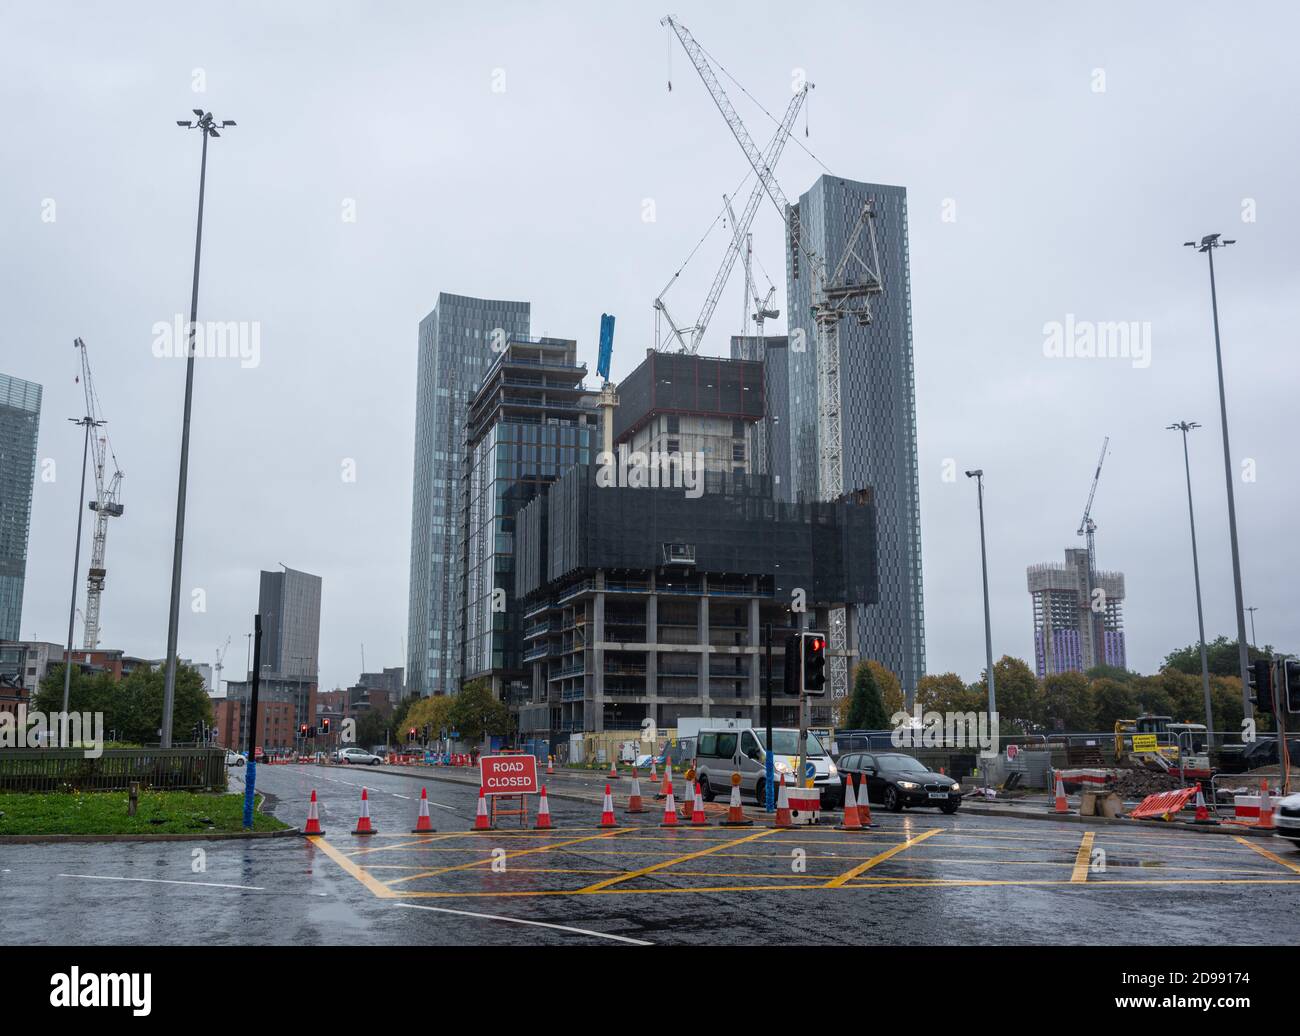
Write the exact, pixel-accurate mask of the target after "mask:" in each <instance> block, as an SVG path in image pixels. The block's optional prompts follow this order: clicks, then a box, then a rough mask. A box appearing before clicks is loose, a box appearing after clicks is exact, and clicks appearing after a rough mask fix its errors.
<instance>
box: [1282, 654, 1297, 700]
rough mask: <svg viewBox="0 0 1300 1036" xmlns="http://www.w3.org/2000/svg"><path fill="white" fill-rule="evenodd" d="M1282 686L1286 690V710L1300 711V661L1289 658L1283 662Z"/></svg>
mask: <svg viewBox="0 0 1300 1036" xmlns="http://www.w3.org/2000/svg"><path fill="white" fill-rule="evenodd" d="M1282 687H1283V690H1284V691H1285V698H1286V711H1287V712H1300V662H1297V661H1296V660H1295V659H1294V658H1288V659H1287V660H1286V661H1285V662H1283V663H1282Z"/></svg>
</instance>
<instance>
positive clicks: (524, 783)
mask: <svg viewBox="0 0 1300 1036" xmlns="http://www.w3.org/2000/svg"><path fill="white" fill-rule="evenodd" d="M478 765H479V774H480V775H481V778H482V783H483V794H484V795H536V794H537V792H538V787H537V758H536V757H535V756H531V755H485V756H480V757H479V761H478Z"/></svg>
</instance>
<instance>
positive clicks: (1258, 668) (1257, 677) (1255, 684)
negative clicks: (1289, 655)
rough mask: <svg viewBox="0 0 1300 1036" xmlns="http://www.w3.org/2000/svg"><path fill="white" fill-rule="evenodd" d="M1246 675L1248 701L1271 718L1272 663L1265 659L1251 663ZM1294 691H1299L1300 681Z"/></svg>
mask: <svg viewBox="0 0 1300 1036" xmlns="http://www.w3.org/2000/svg"><path fill="white" fill-rule="evenodd" d="M1247 675H1248V676H1249V678H1250V691H1251V695H1250V700H1251V701H1252V702H1254V704H1255V708H1257V709H1259V711H1260V712H1266V713H1268V714H1269V715H1270V716H1271V715H1272V714H1273V663H1272V662H1270V661H1269V660H1268V659H1267V658H1261V659H1259V660H1258V661H1255V662H1251V663H1250V672H1249V673H1248V674H1247ZM1297 676H1300V674H1297ZM1296 690H1297V691H1300V680H1297V684H1296Z"/></svg>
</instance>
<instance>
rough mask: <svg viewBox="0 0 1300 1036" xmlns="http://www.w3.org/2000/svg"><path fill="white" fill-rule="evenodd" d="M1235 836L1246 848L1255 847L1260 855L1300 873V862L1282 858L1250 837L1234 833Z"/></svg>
mask: <svg viewBox="0 0 1300 1036" xmlns="http://www.w3.org/2000/svg"><path fill="white" fill-rule="evenodd" d="M1233 838H1235V839H1236V840H1237V841H1238V842H1240V843H1241V844H1242V845H1244V846H1246V848H1248V849H1254V850H1255V852H1257V853H1259V855H1260V856H1263V857H1265V858H1266V859H1269V860H1272V861H1273V862H1274V863H1280V864H1281V865H1282V866H1283V867H1286V868H1287V869H1288V870H1293V871H1295V872H1296V873H1297V874H1300V864H1295V863H1292V862H1291V861H1290V860H1284V859H1282V857H1280V856H1278V855H1277V854H1276V853H1271V852H1269V851H1268V850H1267V849H1265V848H1263V847H1262V846H1258V845H1256V844H1255V843H1254V842H1252V841H1251V840H1250V839H1249V838H1242V837H1241V836H1240V835H1233Z"/></svg>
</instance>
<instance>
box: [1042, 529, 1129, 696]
mask: <svg viewBox="0 0 1300 1036" xmlns="http://www.w3.org/2000/svg"><path fill="white" fill-rule="evenodd" d="M1028 578H1029V595H1030V597H1032V598H1033V601H1034V661H1035V664H1036V667H1037V670H1038V675H1039V677H1040V678H1042V677H1044V676H1051V675H1052V674H1053V673H1083V672H1087V671H1088V670H1089V669H1092V668H1094V667H1096V666H1099V665H1110V666H1116V667H1118V668H1120V669H1124V668H1127V661H1128V657H1127V654H1126V652H1125V647H1124V573H1122V572H1095V573H1093V597H1094V598H1095V601H1094V600H1093V599H1090V597H1089V594H1088V552H1087V550H1084V549H1083V548H1073V549H1069V550H1067V551H1066V552H1065V564H1063V565H1057V564H1043V565H1030V566H1029V569H1028ZM1094 604H1095V608H1096V609H1097V610H1098V611H1099V612H1100V615H1101V618H1102V623H1101V625H1102V643H1101V644H1098V643H1097V642H1096V640H1097V638H1096V634H1095V632H1094V631H1095V630H1096V625H1095V615H1096V612H1095V611H1094Z"/></svg>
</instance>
